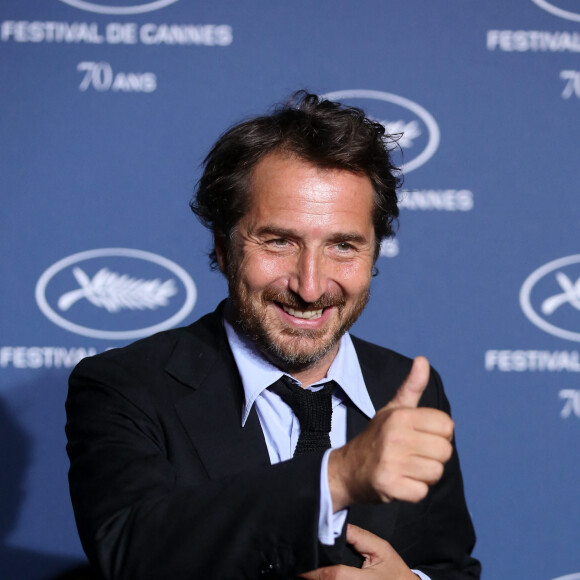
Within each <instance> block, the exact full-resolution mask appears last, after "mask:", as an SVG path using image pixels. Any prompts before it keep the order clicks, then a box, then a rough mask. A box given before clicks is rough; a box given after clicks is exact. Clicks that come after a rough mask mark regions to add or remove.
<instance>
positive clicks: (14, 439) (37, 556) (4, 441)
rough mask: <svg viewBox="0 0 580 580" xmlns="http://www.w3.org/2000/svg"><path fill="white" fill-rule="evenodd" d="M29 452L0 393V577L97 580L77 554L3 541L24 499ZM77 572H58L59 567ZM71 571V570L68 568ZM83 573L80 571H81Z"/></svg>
mask: <svg viewBox="0 0 580 580" xmlns="http://www.w3.org/2000/svg"><path fill="white" fill-rule="evenodd" d="M31 456H32V445H31V441H30V439H29V437H28V436H27V435H26V433H25V432H24V431H23V429H22V428H21V427H20V426H19V425H18V424H17V422H16V420H15V418H14V416H13V415H12V413H10V410H9V409H8V407H7V405H6V403H5V401H4V400H3V399H2V397H0V457H1V458H2V469H0V491H1V496H0V497H1V500H0V578H1V579H2V580H53V579H55V578H58V579H62V580H74V579H78V580H97V577H96V576H94V575H91V574H92V573H91V572H90V569H89V568H88V567H86V566H82V567H79V565H80V562H79V559H78V558H70V557H66V556H58V555H54V554H47V553H42V552H35V551H32V550H28V549H26V548H17V547H13V546H9V545H7V538H8V537H9V536H10V534H11V533H12V532H13V530H14V529H15V528H16V525H17V523H18V516H19V513H20V509H21V507H22V504H23V502H24V499H25V489H24V485H25V477H26V471H27V468H28V466H29V464H30V460H31ZM67 569H68V570H74V569H76V573H77V574H78V573H80V574H81V575H77V576H74V575H73V576H67V575H61V576H58V574H59V573H61V572H62V570H67ZM71 573H72V572H71ZM82 574H84V575H82Z"/></svg>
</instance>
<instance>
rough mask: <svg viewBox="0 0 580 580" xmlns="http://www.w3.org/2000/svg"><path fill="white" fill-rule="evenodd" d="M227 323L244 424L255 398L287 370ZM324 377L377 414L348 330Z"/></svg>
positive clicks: (359, 405) (363, 408) (369, 412)
mask: <svg viewBox="0 0 580 580" xmlns="http://www.w3.org/2000/svg"><path fill="white" fill-rule="evenodd" d="M224 327H225V330H226V334H227V337H228V342H229V344H230V348H231V349H232V353H233V355H234V359H235V361H236V365H237V366H238V371H239V373H240V377H241V379H242V385H243V387H244V395H245V404H244V408H243V410H242V426H244V425H245V423H246V420H247V418H248V415H249V414H250V411H251V410H252V405H253V404H254V402H255V400H256V399H257V398H258V397H259V396H260V395H261V394H262V392H263V391H264V390H265V389H267V388H268V387H269V386H270V385H271V384H272V383H274V382H275V381H277V380H278V379H279V378H280V377H281V376H282V375H283V374H285V373H283V372H282V371H281V370H280V369H279V368H277V367H275V366H274V365H273V364H272V363H270V362H268V361H267V360H266V359H264V357H263V356H262V355H261V354H260V353H259V352H258V351H257V349H256V347H255V346H254V344H253V343H252V342H251V341H250V340H249V339H248V338H246V337H245V336H243V335H241V334H239V333H238V332H237V331H236V330H235V329H234V328H233V326H232V325H231V324H230V323H229V322H228V321H227V320H225V319H224ZM324 380H325V381H326V380H334V381H336V382H337V383H338V384H339V385H340V387H341V388H342V390H343V391H344V392H345V394H346V395H347V396H348V398H349V399H350V400H351V401H352V403H353V404H354V405H355V406H356V407H357V408H358V409H359V410H360V411H361V412H362V413H364V414H365V415H366V416H367V417H368V418H369V419H371V418H372V417H373V416H374V415H375V407H374V405H373V403H372V401H371V398H370V396H369V394H368V391H367V388H366V385H365V382H364V379H363V375H362V371H361V368H360V364H359V361H358V357H357V355H356V351H355V349H354V345H353V344H352V340H351V338H350V335H349V334H348V332H346V333H345V334H344V335H343V336H342V338H341V339H340V344H339V348H338V353H337V355H336V357H335V358H334V360H333V361H332V364H331V365H330V368H329V369H328V373H327V375H326V378H325V379H324Z"/></svg>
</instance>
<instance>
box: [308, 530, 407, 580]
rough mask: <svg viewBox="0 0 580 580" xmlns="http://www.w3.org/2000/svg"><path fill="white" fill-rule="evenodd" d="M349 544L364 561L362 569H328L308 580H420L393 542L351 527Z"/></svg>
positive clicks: (318, 571)
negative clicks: (392, 544)
mask: <svg viewBox="0 0 580 580" xmlns="http://www.w3.org/2000/svg"><path fill="white" fill-rule="evenodd" d="M346 541H347V542H348V543H349V544H352V546H353V548H354V549H355V550H356V551H357V552H358V553H359V554H361V556H363V557H364V559H365V561H364V563H363V565H362V569H359V568H353V567H351V566H328V567H325V568H318V570H313V571H312V572H307V573H306V574H302V576H301V578H307V579H308V580H350V579H351V578H352V579H356V578H360V579H361V580H364V579H365V578H367V579H368V580H371V579H372V578H375V580H417V576H416V575H415V574H413V572H411V570H410V569H409V567H408V566H407V565H406V564H405V562H403V560H402V558H401V556H399V554H397V552H396V551H395V550H394V549H393V547H392V546H391V544H389V542H387V541H385V540H383V539H382V538H379V537H378V536H375V535H374V534H371V533H370V532H367V531H366V530H363V529H362V528H359V527H357V526H353V525H352V524H348V528H347V529H346Z"/></svg>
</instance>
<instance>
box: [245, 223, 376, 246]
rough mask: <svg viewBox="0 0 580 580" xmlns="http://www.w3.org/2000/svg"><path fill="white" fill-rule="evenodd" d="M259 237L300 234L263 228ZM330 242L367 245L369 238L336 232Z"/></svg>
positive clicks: (292, 231)
mask: <svg viewBox="0 0 580 580" xmlns="http://www.w3.org/2000/svg"><path fill="white" fill-rule="evenodd" d="M256 235H257V236H258V237H266V236H274V237H276V238H291V239H292V238H298V237H300V234H299V233H298V232H297V231H295V230H292V229H289V228H282V227H278V226H268V225H267V226H262V227H260V228H259V229H258V230H256ZM328 241H330V242H332V243H339V242H351V243H354V244H366V243H368V242H369V240H368V238H366V237H365V236H363V235H362V234H360V233H359V232H335V233H333V234H331V235H330V236H329V237H328Z"/></svg>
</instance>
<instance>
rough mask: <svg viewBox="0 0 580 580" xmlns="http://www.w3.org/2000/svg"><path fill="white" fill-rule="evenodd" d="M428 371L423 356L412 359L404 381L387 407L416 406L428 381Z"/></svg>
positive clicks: (426, 362)
mask: <svg viewBox="0 0 580 580" xmlns="http://www.w3.org/2000/svg"><path fill="white" fill-rule="evenodd" d="M430 372H431V371H430V367H429V361H428V360H427V359H426V358H425V357H424V356H418V357H417V358H416V359H415V360H414V361H413V366H412V367H411V371H410V372H409V375H408V376H407V378H406V379H405V382H404V383H403V384H402V385H401V386H400V387H399V390H398V391H397V394H396V395H395V397H394V398H393V400H392V401H391V402H390V403H389V404H388V405H387V407H388V408H394V407H416V406H417V405H418V404H419V399H420V398H421V395H422V394H423V391H424V390H425V387H426V386H427V383H428V382H429V374H430Z"/></svg>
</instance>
